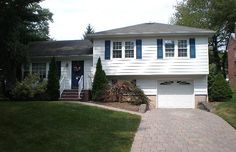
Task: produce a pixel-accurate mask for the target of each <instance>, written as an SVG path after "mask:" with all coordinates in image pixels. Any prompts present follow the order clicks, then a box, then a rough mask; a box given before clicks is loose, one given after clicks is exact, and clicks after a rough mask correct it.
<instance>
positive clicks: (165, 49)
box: [163, 39, 175, 58]
mask: <svg viewBox="0 0 236 152" xmlns="http://www.w3.org/2000/svg"><path fill="white" fill-rule="evenodd" d="M167 41H172V42H173V43H174V48H172V49H171V48H168V50H173V56H167V55H166V54H167V48H166V44H167V43H166V42H167ZM163 45H164V51H165V52H164V56H165V57H166V58H174V57H175V40H171V39H168V40H167V39H166V40H164V43H163ZM172 45H173V44H172ZM168 53H169V54H170V53H171V52H170V51H169V52H168Z"/></svg>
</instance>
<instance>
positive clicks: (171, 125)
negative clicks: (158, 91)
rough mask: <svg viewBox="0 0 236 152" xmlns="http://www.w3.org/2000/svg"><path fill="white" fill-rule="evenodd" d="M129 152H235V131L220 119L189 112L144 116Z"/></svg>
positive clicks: (164, 111)
mask: <svg viewBox="0 0 236 152" xmlns="http://www.w3.org/2000/svg"><path fill="white" fill-rule="evenodd" d="M131 151H132V152H236V130H235V129H234V128H232V127H231V126H230V125H229V124H228V123H226V122H225V121H224V120H223V119H221V118H220V117H218V116H216V115H214V114H212V113H209V112H205V111H201V110H193V109H156V110H152V111H149V112H147V113H145V114H144V115H143V117H142V121H141V124H140V126H139V129H138V132H137V133H136V135H135V139H134V142H133V145H132V150H131Z"/></svg>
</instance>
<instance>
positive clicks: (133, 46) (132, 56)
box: [124, 41, 134, 58]
mask: <svg viewBox="0 0 236 152" xmlns="http://www.w3.org/2000/svg"><path fill="white" fill-rule="evenodd" d="M126 43H133V44H132V45H130V44H129V45H126ZM126 46H132V47H133V48H132V49H130V48H129V49H126ZM124 49H125V53H124V56H125V58H134V41H124ZM126 51H133V55H132V56H126ZM129 55H130V52H129Z"/></svg>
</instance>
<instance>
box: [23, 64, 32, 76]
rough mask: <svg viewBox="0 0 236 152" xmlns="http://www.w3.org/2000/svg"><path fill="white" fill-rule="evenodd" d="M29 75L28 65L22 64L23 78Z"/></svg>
mask: <svg viewBox="0 0 236 152" xmlns="http://www.w3.org/2000/svg"><path fill="white" fill-rule="evenodd" d="M29 74H30V65H29V64H24V66H23V78H25V77H27V76H28V75H29Z"/></svg>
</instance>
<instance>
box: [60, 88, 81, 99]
mask: <svg viewBox="0 0 236 152" xmlns="http://www.w3.org/2000/svg"><path fill="white" fill-rule="evenodd" d="M83 96H84V91H83V90H82V91H81V93H80V97H79V93H78V90H77V89H71V90H64V91H63V92H62V94H61V97H60V100H61V101H80V100H82V99H83Z"/></svg>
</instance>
